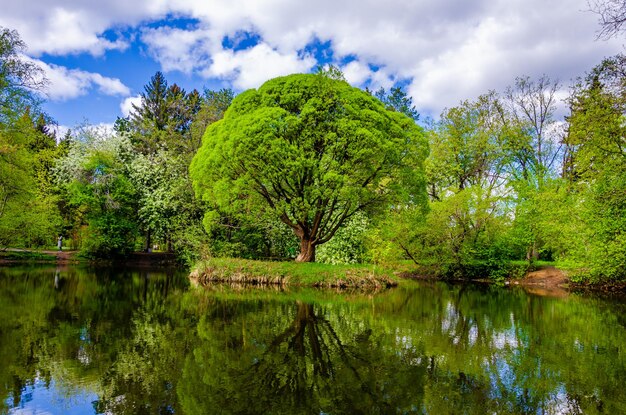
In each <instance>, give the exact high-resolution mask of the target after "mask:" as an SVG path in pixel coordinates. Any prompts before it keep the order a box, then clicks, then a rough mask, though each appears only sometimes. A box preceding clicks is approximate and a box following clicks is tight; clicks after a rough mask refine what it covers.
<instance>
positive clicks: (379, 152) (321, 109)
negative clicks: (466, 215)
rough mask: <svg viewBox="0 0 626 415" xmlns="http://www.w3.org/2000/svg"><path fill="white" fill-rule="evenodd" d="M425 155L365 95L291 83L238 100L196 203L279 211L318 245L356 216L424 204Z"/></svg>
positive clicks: (196, 163)
mask: <svg viewBox="0 0 626 415" xmlns="http://www.w3.org/2000/svg"><path fill="white" fill-rule="evenodd" d="M426 154H427V145H426V140H425V137H424V134H423V132H422V130H421V128H419V127H418V126H417V125H416V124H415V123H414V122H413V121H412V120H411V119H409V118H407V117H406V116H404V115H402V114H400V113H397V112H392V111H388V110H386V109H385V107H384V106H383V105H382V104H381V102H380V101H378V100H377V99H375V98H373V97H371V96H370V95H368V94H367V93H366V92H363V91H360V90H358V89H356V88H353V87H350V86H349V85H348V84H347V83H345V82H344V81H340V80H335V79H331V78H328V77H326V76H325V75H324V74H318V75H291V76H287V77H281V78H276V79H273V80H271V81H268V82H266V83H265V84H264V85H263V86H262V87H261V88H259V90H257V91H254V90H250V91H247V92H245V93H243V94H241V95H239V96H238V97H237V98H235V100H234V101H233V104H232V106H231V107H230V109H229V110H228V111H227V112H226V115H225V118H224V119H223V120H222V121H221V122H219V123H216V124H213V125H212V126H210V127H209V128H208V129H207V132H206V134H205V137H204V139H203V145H202V147H201V149H200V150H199V152H198V153H197V155H196V157H195V158H194V160H193V162H192V164H191V169H190V171H191V175H192V179H193V181H194V189H195V190H196V194H197V195H198V196H199V197H202V198H203V199H204V200H208V201H211V202H213V203H214V204H215V206H216V207H217V208H219V209H222V210H224V211H227V212H238V211H242V210H246V211H247V210H250V211H252V212H257V213H258V212H263V211H271V212H273V215H274V216H275V217H277V218H280V219H281V220H282V221H283V222H284V223H285V224H287V225H288V226H289V227H291V228H292V229H293V231H294V232H295V233H296V234H297V235H298V236H299V237H300V238H301V239H307V240H309V241H310V242H311V244H312V245H318V244H322V243H325V242H327V241H328V240H330V239H331V238H332V237H333V235H334V234H335V232H337V230H338V229H339V228H340V227H341V226H342V225H343V224H344V222H345V221H346V220H347V219H348V218H350V217H351V216H353V215H354V214H355V213H356V212H359V211H363V210H366V211H370V212H374V211H377V210H380V209H381V208H385V207H386V206H388V204H389V203H398V202H400V200H405V201H406V200H409V199H410V198H411V197H412V198H413V200H424V197H423V196H420V193H421V194H423V174H422V171H423V168H422V163H423V160H424V158H425V156H426ZM405 189H411V192H407V191H403V190H405ZM408 193H411V194H408Z"/></svg>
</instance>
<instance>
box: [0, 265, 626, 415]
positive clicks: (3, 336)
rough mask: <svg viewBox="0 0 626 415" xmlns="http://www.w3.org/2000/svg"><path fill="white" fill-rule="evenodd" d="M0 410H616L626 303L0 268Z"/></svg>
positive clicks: (507, 292)
mask: <svg viewBox="0 0 626 415" xmlns="http://www.w3.org/2000/svg"><path fill="white" fill-rule="evenodd" d="M0 314H1V317H0V359H1V360H0V362H1V364H0V395H1V399H0V413H9V414H213V413H224V414H230V413H233V414H359V413H362V414H393V413H400V414H409V413H416V414H490V413H498V414H500V413H513V414H579V413H584V414H596V413H597V414H600V413H602V414H623V413H626V391H625V389H624V384H625V382H626V302H625V301H624V299H623V298H621V299H620V298H606V297H605V298H599V297H597V296H592V295H588V294H586V295H582V294H570V295H567V296H562V297H559V298H550V297H545V296H536V295H531V294H527V293H525V292H524V291H523V290H521V289H518V288H500V287H495V286H487V285H448V284H445V283H425V282H414V281H407V282H406V283H403V284H401V286H399V287H397V288H394V289H389V290H385V291H382V292H378V293H375V292H372V293H358V292H349V291H321V290H314V289H279V288H270V289H254V288H244V287H236V286H224V285H215V286H211V287H207V288H196V287H192V286H190V285H189V282H188V279H187V278H186V274H185V273H183V272H180V271H175V270H163V269H161V270H148V269H143V270H137V269H135V270H133V269H112V268H101V269H94V268H81V267H67V266H65V267H61V268H55V267H54V266H52V267H50V266H38V267H3V268H0Z"/></svg>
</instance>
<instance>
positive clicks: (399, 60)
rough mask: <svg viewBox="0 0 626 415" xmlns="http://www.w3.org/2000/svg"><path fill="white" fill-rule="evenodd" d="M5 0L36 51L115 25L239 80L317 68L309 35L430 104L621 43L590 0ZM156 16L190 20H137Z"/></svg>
mask: <svg viewBox="0 0 626 415" xmlns="http://www.w3.org/2000/svg"><path fill="white" fill-rule="evenodd" d="M6 3H7V4H6V5H3V12H2V14H1V15H0V25H3V26H7V27H12V28H16V29H18V30H19V31H20V33H21V34H22V36H23V38H24V40H25V41H26V42H27V43H28V44H29V45H30V47H31V51H32V52H33V53H35V54H40V53H44V52H45V53H52V54H64V53H80V52H88V53H91V54H94V55H97V54H101V53H105V52H106V51H107V50H111V49H124V48H125V47H127V46H128V44H129V42H130V41H131V40H130V39H129V38H125V37H124V36H121V35H120V36H117V35H112V33H115V30H116V29H119V28H127V29H128V28H130V29H131V31H132V30H134V31H136V32H137V33H139V34H140V35H139V36H138V39H140V40H141V41H142V42H143V43H144V44H145V45H146V46H147V52H148V54H149V56H151V57H153V58H154V59H155V60H156V61H158V62H159V63H160V64H161V66H162V68H163V70H165V71H173V70H176V71H181V72H184V73H187V74H190V73H197V74H202V75H203V76H205V77H208V78H218V79H223V80H228V81H229V82H231V83H232V85H233V86H235V87H236V88H241V89H245V88H248V87H256V86H258V85H259V84H260V83H262V82H263V81H264V80H265V79H267V78H269V77H273V76H277V75H282V74H285V73H290V72H303V71H308V70H310V69H311V68H312V67H315V65H316V63H317V62H315V60H314V59H313V57H311V56H310V55H307V54H306V53H305V52H304V51H305V50H307V49H306V48H307V46H309V45H310V44H311V42H313V41H314V40H315V39H317V40H319V41H320V42H322V43H324V42H328V43H329V44H330V47H331V48H332V51H333V56H334V60H335V61H334V63H335V64H341V63H345V62H349V63H347V64H345V66H343V69H344V71H345V73H346V78H347V79H348V80H349V81H350V82H352V83H354V84H358V85H368V86H370V85H371V86H374V85H379V86H385V87H388V86H389V85H390V83H393V82H394V81H395V80H402V81H409V92H410V94H411V96H412V97H413V99H414V102H415V103H416V105H417V106H418V108H419V109H420V111H423V110H426V111H429V112H432V113H434V114H438V113H439V111H441V109H443V108H444V107H446V106H452V105H456V104H457V103H458V102H459V101H460V100H461V99H465V98H474V97H475V96H477V95H479V94H481V93H484V92H486V91H487V90H489V89H497V90H500V89H503V88H504V87H505V86H506V85H508V84H510V83H512V82H513V80H514V78H515V76H518V75H530V76H533V77H536V76H539V75H541V74H543V73H546V74H547V75H549V76H551V77H552V78H560V79H561V80H563V81H564V82H567V81H569V80H570V79H571V78H574V77H576V76H579V75H582V74H583V73H584V72H585V71H587V70H589V69H590V68H591V67H592V66H594V65H595V64H597V63H599V62H600V60H601V59H602V58H603V57H604V56H607V55H612V54H615V53H617V52H620V51H622V49H623V48H622V43H623V42H622V41H621V40H619V39H618V40H612V41H610V42H597V41H595V32H596V30H597V16H595V15H594V14H593V13H586V12H584V11H583V10H586V9H587V8H588V7H587V2H586V0H553V1H551V2H550V4H549V6H546V4H545V2H544V1H543V0H468V1H464V2H459V1H452V0H447V1H442V0H420V1H406V0H388V1H385V2H381V1H378V0H345V1H341V2H337V1H331V0H318V1H316V2H309V3H303V2H298V1H294V0H228V1H225V0H219V1H215V2H207V1H206V0H159V1H152V0H137V1H133V2H128V1H126V0H111V1H107V2H96V1H89V2H85V1H81V0H64V1H61V0H30V1H29V2H19V4H18V3H16V2H11V3H10V4H9V2H6ZM164 16H177V17H181V16H182V17H187V18H191V19H194V20H193V21H194V23H193V25H192V27H189V26H188V25H187V27H180V26H179V27H170V28H167V27H156V28H155V25H154V24H150V26H149V27H148V26H146V25H145V23H148V22H152V23H154V22H156V21H159V20H160V19H162V18H163V17H164ZM241 31H248V32H254V33H255V34H258V38H259V40H258V42H256V43H255V44H253V45H250V46H249V47H248V48H245V49H243V50H238V49H237V48H233V47H226V46H224V45H223V42H222V41H223V39H224V38H225V37H232V36H235V35H236V34H237V33H238V32H241ZM105 33H106V34H107V35H106V36H105ZM372 68H377V69H376V70H373V69H372ZM83 82H84V81H83ZM90 82H93V83H96V81H90ZM74 85H75V89H77V90H81V88H84V87H81V86H80V85H81V84H80V82H75V83H74ZM98 85H99V84H98Z"/></svg>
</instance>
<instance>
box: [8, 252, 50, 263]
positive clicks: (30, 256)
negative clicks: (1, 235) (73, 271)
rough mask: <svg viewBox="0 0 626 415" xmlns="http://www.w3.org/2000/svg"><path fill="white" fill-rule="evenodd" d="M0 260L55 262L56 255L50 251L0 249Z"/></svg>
mask: <svg viewBox="0 0 626 415" xmlns="http://www.w3.org/2000/svg"><path fill="white" fill-rule="evenodd" d="M0 261H7V262H56V261H57V257H56V256H55V255H53V254H51V253H46V252H37V251H26V250H12V251H0Z"/></svg>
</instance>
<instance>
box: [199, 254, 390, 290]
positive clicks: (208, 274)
mask: <svg viewBox="0 0 626 415" xmlns="http://www.w3.org/2000/svg"><path fill="white" fill-rule="evenodd" d="M191 277H192V278H193V279H195V280H196V281H197V282H198V283H200V284H203V285H206V284H209V283H211V282H229V283H243V284H257V285H271V284H275V285H296V286H306V287H340V288H365V289H375V288H382V287H391V286H395V285H397V284H398V280H399V278H398V277H397V276H396V275H395V274H394V272H393V271H392V270H391V269H389V268H383V267H380V266H375V265H367V264H354V265H329V264H319V263H297V262H271V261H254V260H247V259H234V258H211V259H209V260H205V261H201V262H200V263H198V264H197V265H196V266H195V267H194V270H193V271H192V273H191Z"/></svg>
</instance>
